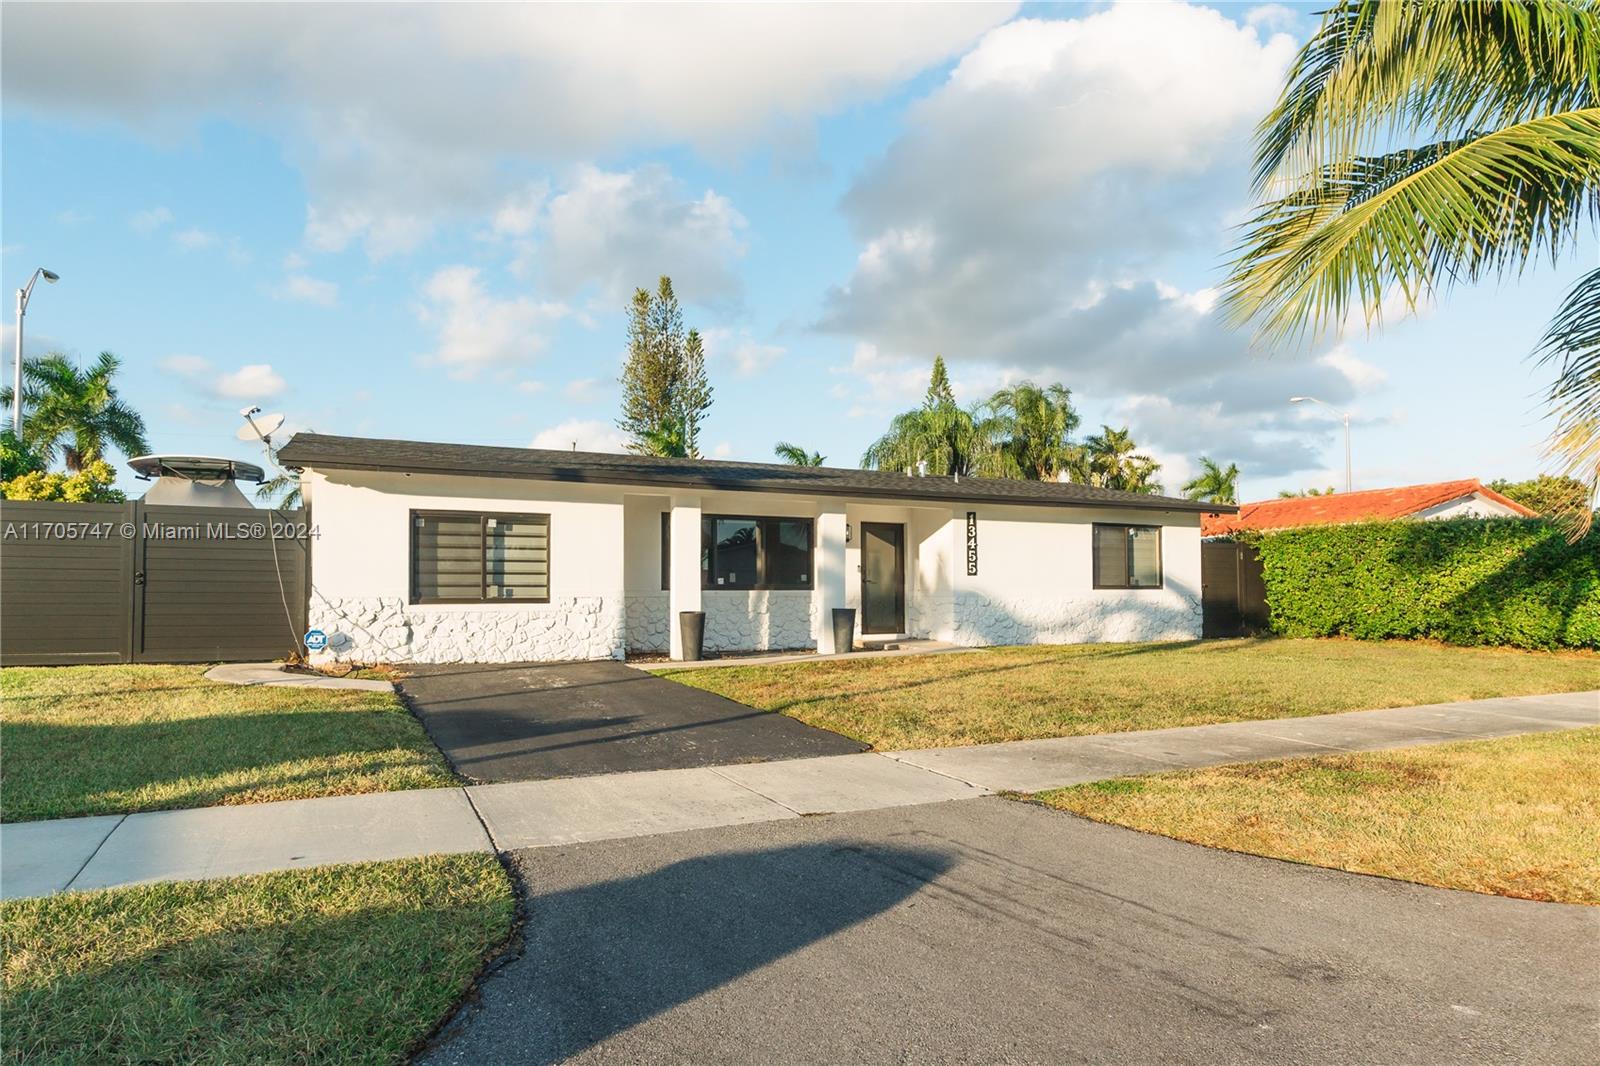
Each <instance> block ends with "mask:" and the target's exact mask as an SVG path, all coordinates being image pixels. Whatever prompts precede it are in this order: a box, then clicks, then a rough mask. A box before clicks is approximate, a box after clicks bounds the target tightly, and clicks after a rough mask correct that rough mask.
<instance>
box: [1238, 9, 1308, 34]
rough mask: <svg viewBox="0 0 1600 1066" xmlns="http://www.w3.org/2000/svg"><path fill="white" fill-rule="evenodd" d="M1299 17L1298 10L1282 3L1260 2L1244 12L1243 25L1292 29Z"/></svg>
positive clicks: (1268, 28)
mask: <svg viewBox="0 0 1600 1066" xmlns="http://www.w3.org/2000/svg"><path fill="white" fill-rule="evenodd" d="M1299 18H1300V14H1299V12H1297V11H1295V10H1294V9H1292V8H1289V7H1285V6H1284V5H1283V4H1262V5H1260V6H1259V7H1252V8H1251V9H1250V10H1249V11H1246V12H1245V13H1244V21H1245V25H1247V26H1254V27H1256V28H1257V29H1261V30H1270V31H1279V30H1282V31H1288V30H1292V29H1293V28H1294V25H1295V23H1296V22H1297V21H1299Z"/></svg>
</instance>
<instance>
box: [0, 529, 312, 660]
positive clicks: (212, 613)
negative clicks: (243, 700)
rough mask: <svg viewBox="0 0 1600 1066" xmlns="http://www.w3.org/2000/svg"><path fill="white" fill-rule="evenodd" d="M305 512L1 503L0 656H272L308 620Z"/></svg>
mask: <svg viewBox="0 0 1600 1066" xmlns="http://www.w3.org/2000/svg"><path fill="white" fill-rule="evenodd" d="M309 588H310V550H309V546H308V540H307V530H306V528H305V512H303V511H268V510H259V509H256V508H253V507H147V506H145V505H144V504H142V503H138V502H134V503H123V504H88V503H37V502H24V501H6V502H4V503H0V664H3V665H6V666H19V665H62V664H69V663H126V662H166V663H181V662H221V661H228V660H241V659H246V660H248V659H256V660H265V659H280V658H283V657H284V656H285V655H287V654H289V653H290V652H291V651H293V650H295V649H296V648H298V646H299V643H300V638H301V635H302V634H303V633H304V632H305V626H306V603H307V596H308V589H309Z"/></svg>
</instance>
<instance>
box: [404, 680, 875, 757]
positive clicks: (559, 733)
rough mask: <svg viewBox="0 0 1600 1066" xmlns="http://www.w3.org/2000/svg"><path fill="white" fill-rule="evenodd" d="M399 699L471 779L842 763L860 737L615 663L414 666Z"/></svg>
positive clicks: (856, 748) (856, 747)
mask: <svg viewBox="0 0 1600 1066" xmlns="http://www.w3.org/2000/svg"><path fill="white" fill-rule="evenodd" d="M408 670H409V671H410V673H411V676H409V677H407V678H405V679H404V680H402V681H401V682H400V688H401V691H402V692H403V693H404V694H405V696H406V698H407V699H408V700H409V701H410V703H411V706H412V707H413V708H414V709H415V710H416V712H417V715H418V716H419V717H420V718H421V719H422V724H423V725H424V726H425V727H426V728H427V730H428V733H429V735H430V736H432V737H433V740H434V743H436V744H438V745H439V747H440V748H441V749H443V751H444V753H445V755H446V756H448V757H449V759H450V762H451V763H452V764H453V765H454V766H455V767H456V769H457V770H458V771H460V772H461V773H462V774H463V775H465V776H466V777H468V778H471V779H472V780H474V781H485V782H492V781H537V780H543V779H546V778H554V777H580V776H586V775H589V774H610V773H623V772H627V771H630V770H675V769H680V768H683V767H690V766H721V765H728V764H732V763H748V762H764V761H768V760H772V759H801V758H807V757H809V756H813V755H848V754H851V753H853V752H859V751H865V750H866V748H867V746H866V745H865V744H862V743H860V742H859V741H855V740H851V739H849V738H847V737H842V736H840V735H839V734H837V733H830V732H828V731H827V730H825V729H817V728H814V727H812V726H808V725H806V724H805V723H803V722H799V721H796V720H795V719H793V718H788V717H785V716H784V715H781V714H773V713H771V712H769V711H758V710H756V709H754V708H752V707H746V706H745V705H744V704H742V703H735V702H733V701H732V700H729V699H724V698H723V697H721V696H717V695H713V694H712V693H709V692H705V691H703V690H701V689H695V688H690V687H688V686H687V685H678V684H674V683H673V682H671V681H667V680H664V679H662V678H659V677H655V676H653V675H651V674H646V673H644V672H642V671H639V670H635V669H633V668H632V667H629V666H626V665H624V664H623V663H618V662H585V663H489V664H484V663H478V664H470V663H469V664H452V665H440V666H420V665H419V666H413V667H409V668H408Z"/></svg>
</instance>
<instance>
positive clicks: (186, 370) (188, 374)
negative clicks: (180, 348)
mask: <svg viewBox="0 0 1600 1066" xmlns="http://www.w3.org/2000/svg"><path fill="white" fill-rule="evenodd" d="M157 365H158V366H160V367H161V369H162V370H165V371H167V372H168V373H169V374H177V375H178V376H179V377H185V378H192V377H198V376H199V375H201V374H206V373H209V372H210V370H211V362H210V360H207V359H202V358H201V357H200V356H198V355H169V356H167V357H166V358H165V359H163V360H161V362H160V363H158V364H157Z"/></svg>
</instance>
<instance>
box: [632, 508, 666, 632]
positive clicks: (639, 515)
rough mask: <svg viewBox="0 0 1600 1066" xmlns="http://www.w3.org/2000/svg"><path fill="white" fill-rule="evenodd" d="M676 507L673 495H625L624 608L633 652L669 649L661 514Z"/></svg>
mask: <svg viewBox="0 0 1600 1066" xmlns="http://www.w3.org/2000/svg"><path fill="white" fill-rule="evenodd" d="M671 510H672V498H671V497H669V496H646V495H633V494H631V493H630V494H629V495H627V496H625V497H624V498H623V505H622V514H623V533H622V540H623V556H624V560H623V601H624V602H623V610H624V615H625V617H626V636H627V648H628V651H629V652H665V651H667V649H668V648H669V646H670V645H671V639H670V634H669V632H668V630H667V599H668V593H667V590H666V589H664V588H662V587H661V516H662V515H663V514H668V513H670V512H671Z"/></svg>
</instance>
